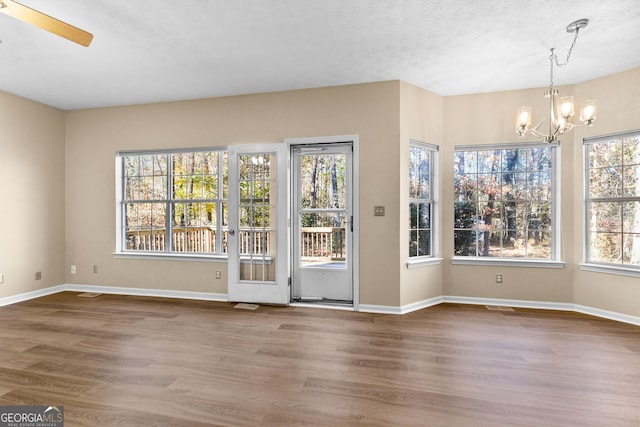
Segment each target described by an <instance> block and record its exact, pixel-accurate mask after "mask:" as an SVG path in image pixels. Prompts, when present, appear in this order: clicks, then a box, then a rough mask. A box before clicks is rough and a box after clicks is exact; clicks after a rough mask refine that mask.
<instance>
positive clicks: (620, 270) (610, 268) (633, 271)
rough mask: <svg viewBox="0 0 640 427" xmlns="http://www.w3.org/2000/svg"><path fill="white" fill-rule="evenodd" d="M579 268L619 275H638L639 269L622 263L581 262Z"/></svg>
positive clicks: (639, 275) (639, 273)
mask: <svg viewBox="0 0 640 427" xmlns="http://www.w3.org/2000/svg"><path fill="white" fill-rule="evenodd" d="M580 270H582V271H593V272H596V273H604V274H617V275H619V276H629V277H640V269H637V268H632V267H624V266H623V265H616V264H604V263H602V264H600V263H582V264H580Z"/></svg>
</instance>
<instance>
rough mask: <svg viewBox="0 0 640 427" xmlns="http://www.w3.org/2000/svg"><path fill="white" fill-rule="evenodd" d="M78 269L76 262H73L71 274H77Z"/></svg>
mask: <svg viewBox="0 0 640 427" xmlns="http://www.w3.org/2000/svg"><path fill="white" fill-rule="evenodd" d="M76 272H77V270H76V265H75V264H71V274H76Z"/></svg>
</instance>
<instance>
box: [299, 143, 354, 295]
mask: <svg viewBox="0 0 640 427" xmlns="http://www.w3.org/2000/svg"><path fill="white" fill-rule="evenodd" d="M351 147H352V145H351V144H345V143H339V144H316V145H311V146H308V145H307V146H293V147H292V158H293V177H292V178H293V180H292V186H293V199H292V206H293V212H292V219H293V230H292V247H293V260H292V263H293V269H292V270H293V274H292V286H293V288H292V293H293V299H294V300H296V301H324V302H341V303H352V302H353V284H352V269H353V267H352V265H351V250H352V244H351V242H352V235H353V230H352V220H353V217H352V200H351V185H352V184H351V169H352V168H351V159H352V151H351V149H352V148H351Z"/></svg>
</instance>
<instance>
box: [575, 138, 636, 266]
mask: <svg viewBox="0 0 640 427" xmlns="http://www.w3.org/2000/svg"><path fill="white" fill-rule="evenodd" d="M585 165H586V168H585V172H586V174H585V175H586V176H585V181H586V182H585V187H586V191H585V194H586V198H585V204H586V206H585V213H586V219H585V225H586V234H585V235H586V245H585V246H586V261H587V262H588V263H596V264H613V265H617V266H624V267H632V268H640V132H634V133H628V134H624V135H618V136H614V137H602V138H594V139H589V140H585Z"/></svg>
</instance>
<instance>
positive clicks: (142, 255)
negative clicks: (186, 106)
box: [112, 146, 229, 262]
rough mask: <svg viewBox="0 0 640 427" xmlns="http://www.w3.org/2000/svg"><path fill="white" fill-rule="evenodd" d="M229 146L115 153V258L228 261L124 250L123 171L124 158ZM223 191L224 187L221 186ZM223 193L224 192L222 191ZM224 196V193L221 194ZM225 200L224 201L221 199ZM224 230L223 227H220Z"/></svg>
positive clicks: (224, 256)
mask: <svg viewBox="0 0 640 427" xmlns="http://www.w3.org/2000/svg"><path fill="white" fill-rule="evenodd" d="M228 150H229V148H228V147H227V146H218V147H189V148H176V149H158V150H120V151H116V153H115V159H114V161H115V187H116V191H115V196H116V203H115V210H116V212H115V216H116V221H115V222H116V249H115V251H114V252H113V253H112V256H113V257H114V258H121V259H146V260H149V259H151V260H153V259H155V260H174V261H199V262H212V261H213V262H220V261H226V260H228V254H222V253H211V254H203V253H197V252H194V253H190V252H151V251H129V250H126V249H124V248H123V235H122V215H123V211H122V200H123V193H122V191H123V186H124V185H123V178H124V177H123V170H122V157H124V156H134V155H154V154H176V153H189V152H203V151H217V152H225V151H228ZM219 188H220V189H221V188H222V187H221V186H219ZM220 191H222V190H220ZM220 194H222V193H220ZM220 200H223V199H220ZM221 215H222V213H221V212H218V222H219V223H220V224H221V222H220V221H222V217H221ZM220 227H221V229H222V225H220Z"/></svg>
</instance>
